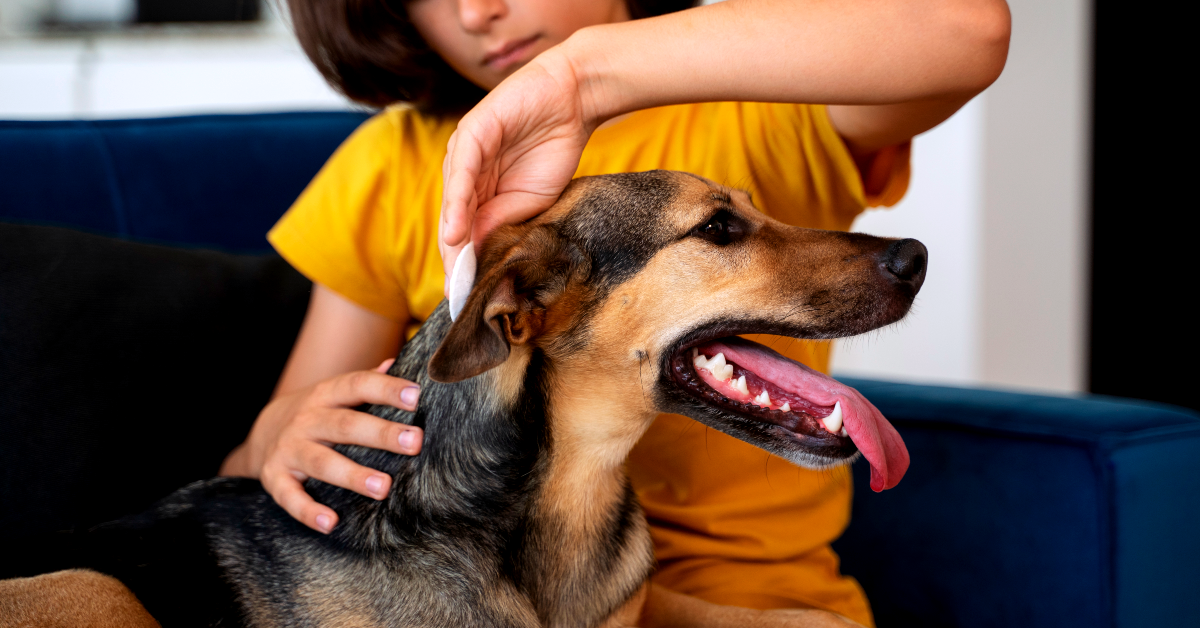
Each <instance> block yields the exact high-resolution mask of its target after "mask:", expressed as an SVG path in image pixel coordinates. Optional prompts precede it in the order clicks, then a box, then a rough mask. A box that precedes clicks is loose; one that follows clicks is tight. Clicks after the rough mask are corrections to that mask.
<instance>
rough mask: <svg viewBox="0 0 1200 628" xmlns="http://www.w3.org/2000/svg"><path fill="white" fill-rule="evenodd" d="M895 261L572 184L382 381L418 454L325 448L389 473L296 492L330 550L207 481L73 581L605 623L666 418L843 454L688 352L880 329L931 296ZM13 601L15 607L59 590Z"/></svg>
mask: <svg viewBox="0 0 1200 628" xmlns="http://www.w3.org/2000/svg"><path fill="white" fill-rule="evenodd" d="M911 242H913V241H901V242H896V241H892V240H883V239H879V238H873V237H869V236H863V235H854V234H846V233H837V232H825V231H814V230H807V229H800V228H796V227H789V226H786V225H783V224H781V223H779V222H777V221H774V220H771V219H769V218H767V217H765V216H763V215H762V214H761V213H759V212H757V211H756V210H754V209H753V207H752V205H751V203H750V201H749V198H748V197H747V196H746V195H745V194H744V193H742V192H738V191H734V190H729V189H726V188H723V187H721V186H718V185H716V184H713V183H711V182H708V181H706V180H702V179H699V178H697V177H693V176H690V175H685V174H681V173H671V172H664V171H655V172H647V173H639V174H625V175H610V176H604V177H594V178H588V179H582V180H578V181H576V182H574V183H573V184H572V185H571V186H570V187H569V188H568V190H567V191H566V192H565V193H564V194H563V196H562V198H561V199H560V201H559V203H558V204H557V205H556V206H555V207H554V208H553V209H552V210H551V211H549V212H547V213H546V214H544V215H542V216H540V217H539V218H537V219H536V220H534V221H532V222H531V223H528V224H524V225H520V226H515V227H506V228H503V229H501V230H500V231H498V232H497V233H495V234H494V235H493V236H492V237H490V238H489V240H488V241H487V242H486V244H485V246H484V247H483V250H482V254H481V258H480V265H479V268H480V271H479V275H478V281H477V284H476V287H475V289H474V290H473V292H472V294H471V296H470V298H469V299H468V301H467V304H466V306H465V308H464V310H463V312H462V314H461V316H460V317H459V318H458V320H457V322H455V323H451V321H450V319H449V315H448V313H447V306H446V304H445V303H443V304H442V305H441V306H440V307H439V308H438V309H437V310H436V311H435V312H434V314H433V315H432V316H431V317H430V318H429V320H428V321H426V322H425V325H424V326H423V327H422V328H421V330H420V332H419V333H418V334H417V335H416V337H415V338H413V340H412V341H411V342H409V343H408V344H407V345H406V346H405V347H404V350H403V351H402V352H401V354H400V357H399V359H398V360H397V362H396V363H395V365H394V366H393V367H392V369H391V371H390V373H391V374H392V375H395V376H399V377H404V378H407V379H410V380H413V381H415V382H418V383H419V384H420V385H421V387H422V394H421V402H420V406H419V408H418V409H417V411H416V412H415V413H410V412H404V411H400V410H397V409H395V408H390V407H380V406H374V407H371V408H370V410H369V411H370V412H371V413H372V414H375V415H377V416H381V417H384V418H386V419H389V420H393V421H399V422H404V423H410V424H414V425H418V426H420V427H422V428H424V430H425V442H424V449H423V451H422V453H421V454H420V455H418V456H415V457H408V456H401V455H395V454H390V453H387V452H382V451H377V450H370V449H366V448H361V447H346V446H342V447H339V448H338V449H339V450H340V451H342V452H343V453H344V454H346V455H347V456H349V457H350V458H352V459H353V460H355V461H357V462H359V463H361V464H365V465H367V466H370V467H373V468H376V469H379V470H382V471H384V472H386V473H389V474H391V475H392V476H393V477H394V479H395V481H394V482H393V484H392V487H393V488H392V491H391V494H390V495H389V496H388V497H387V498H386V499H384V500H382V501H375V500H372V499H368V498H365V497H362V496H359V495H357V494H355V493H352V492H350V491H346V490H343V489H339V488H335V487H333V486H330V485H327V484H323V483H320V482H316V481H310V482H309V484H308V490H309V492H310V493H311V494H312V495H313V496H314V497H315V498H316V499H317V500H318V501H320V502H322V503H325V504H328V505H330V506H331V507H333V508H334V509H335V510H336V511H337V512H338V513H339V515H340V517H341V522H340V524H339V525H338V527H337V528H336V529H335V530H334V532H333V533H332V534H331V535H329V536H324V535H321V534H318V533H316V532H313V531H311V530H309V529H307V528H305V527H303V526H302V525H300V524H299V523H297V522H296V521H294V520H293V519H292V518H291V517H290V516H288V515H287V514H286V513H285V512H284V511H283V510H282V509H280V508H279V507H278V506H276V505H275V503H274V502H273V501H272V500H271V498H270V497H269V496H268V495H267V494H266V493H265V492H263V490H262V489H261V486H260V485H259V484H258V483H257V482H255V481H251V480H245V479H227V478H221V479H214V480H209V481H206V482H200V483H197V484H193V485H190V486H187V487H185V488H183V489H181V490H180V491H178V492H176V493H175V494H173V495H172V496H170V497H168V498H167V499H165V500H164V501H162V502H160V503H159V504H158V505H157V506H156V507H155V508H154V509H152V510H151V511H149V512H147V513H143V514H142V515H138V516H136V517H130V518H127V519H124V520H121V521H118V522H115V523H113V524H108V525H105V526H101V527H100V528H98V529H96V530H94V531H93V533H92V534H91V535H90V537H89V540H88V542H87V543H85V544H83V546H81V548H80V549H79V550H78V553H77V554H76V556H75V565H76V566H79V567H89V568H91V569H94V570H97V571H99V572H102V573H106V574H111V575H113V576H115V577H116V578H118V579H119V580H120V581H121V582H123V583H125V584H126V585H127V586H128V587H129V589H131V590H132V591H133V592H134V593H135V594H136V595H137V596H138V599H139V600H141V602H142V603H143V604H145V607H146V609H148V610H149V611H150V613H151V614H153V615H154V616H155V617H156V618H158V620H159V621H160V622H161V623H162V625H164V626H167V627H168V628H170V627H171V626H190V625H205V626H207V625H219V626H238V625H247V626H280V627H282V626H289V627H292V626H295V627H303V626H364V627H365V626H413V627H420V626H428V627H439V628H440V627H444V626H471V627H490V626H495V627H526V626H529V627H532V626H564V627H565V626H580V627H583V626H599V625H605V624H606V622H609V623H615V622H617V621H618V619H623V618H617V617H615V616H614V613H615V612H617V611H618V609H621V608H622V606H623V605H626V604H627V602H629V601H630V600H631V598H634V596H635V594H637V593H638V592H639V590H641V589H642V587H643V585H644V583H645V582H646V580H647V578H648V577H649V575H650V572H651V570H652V568H653V564H654V558H653V553H652V548H651V544H650V537H649V533H648V530H647V526H646V522H645V519H644V518H643V516H642V513H641V510H640V509H639V506H638V503H637V500H636V498H635V496H634V493H633V491H632V489H631V488H630V485H629V481H628V479H627V478H626V476H625V473H624V471H623V463H624V460H625V457H626V455H627V454H628V453H629V451H630V449H631V448H632V447H633V445H634V444H635V443H636V442H637V440H638V438H639V437H640V436H641V435H642V434H643V433H644V432H645V430H646V429H647V428H648V427H649V425H650V423H651V422H652V421H653V419H654V417H655V416H656V415H657V414H658V413H660V412H676V413H681V414H685V415H688V416H691V417H693V418H695V419H697V420H699V421H701V422H703V423H705V424H706V425H709V426H711V427H714V428H716V429H719V430H722V431H724V432H727V433H729V434H731V435H733V436H735V437H737V438H740V439H743V440H745V441H747V442H750V443H752V444H754V445H757V446H759V447H762V448H764V449H767V450H769V451H771V452H774V453H776V454H778V455H781V456H784V457H786V458H789V459H791V460H793V461H795V462H797V463H800V464H804V465H807V466H815V467H821V466H828V465H832V464H839V463H842V462H844V461H846V460H848V459H850V458H851V457H852V456H853V455H854V454H855V447H854V445H853V443H851V442H850V441H849V439H847V438H842V437H838V436H835V435H831V434H828V433H826V432H824V431H823V430H818V429H812V428H813V426H805V425H792V426H790V429H784V427H781V426H780V425H778V424H776V423H772V422H770V421H765V420H763V417H759V416H756V415H755V414H754V412H753V410H752V409H750V410H747V411H745V412H735V411H731V410H730V409H729V408H726V407H720V406H718V405H713V404H710V403H706V400H705V398H704V395H703V391H701V390H700V389H699V388H698V387H697V385H696V383H695V382H694V381H693V380H694V375H695V374H694V371H693V372H691V374H690V375H689V373H688V368H687V365H688V364H690V362H689V361H688V360H687V359H686V357H685V356H686V352H687V351H688V349H689V347H690V346H692V345H695V344H697V343H698V342H701V341H704V340H710V339H713V338H717V337H722V336H729V335H733V334H743V333H772V334H780V335H787V336H792V337H805V338H833V337H838V336H846V335H851V334H856V333H860V332H864V331H867V330H870V329H874V328H877V327H879V326H881V325H885V324H888V323H891V322H893V321H895V320H897V319H899V318H900V317H902V316H903V315H904V314H905V313H906V312H907V310H908V308H909V306H910V304H911V302H912V299H913V297H914V296H915V293H916V291H917V289H918V288H919V287H920V281H921V278H922V277H923V257H922V258H921V259H920V260H919V263H920V264H921V265H922V268H918V269H912V268H910V269H908V270H907V271H904V272H901V273H900V274H897V270H896V266H897V265H903V264H904V263H909V264H910V265H911V264H913V263H918V262H914V261H913V259H907V258H906V259H907V261H905V260H901V261H897V260H898V259H899V258H898V253H897V251H898V250H899V249H900V248H903V247H906V246H907V247H910V248H911V246H912V244H911ZM916 246H920V245H919V244H918V245H916ZM921 253H922V255H923V248H922V249H921ZM900 257H903V256H900ZM908 257H909V258H913V257H914V256H912V255H909V256H908ZM914 259H915V258H914ZM906 273H907V274H906ZM689 377H691V378H692V379H689ZM768 418H769V417H768ZM785 432H786V433H785ZM50 577H53V576H41V577H40V578H50ZM12 583H19V587H18V588H19V590H17V592H16V593H14V592H13V591H14V589H13V588H12V587H13V586H17V585H13V584H12ZM8 584H9V588H8V589H4V588H2V587H0V595H8V598H7V599H9V600H10V601H11V600H13V599H16V598H20V597H22V596H25V599H31V598H30V596H32V597H33V598H35V597H36V596H37V595H38V594H39V593H38V592H39V586H40V587H41V590H42V591H43V592H45V591H49V590H51V589H54V587H53V586H52V585H51V583H50V582H49V581H45V582H43V583H42V584H41V585H39V578H33V579H27V580H22V581H8ZM20 587H23V588H20ZM55 590H57V589H55ZM4 591H7V593H2V592H4ZM14 596H16V597H14ZM0 603H4V602H3V599H0ZM0 608H4V607H3V606H0ZM635 615H636V613H635ZM4 623H5V622H4V620H3V619H0V625H4Z"/></svg>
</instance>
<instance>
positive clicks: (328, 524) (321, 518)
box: [317, 514, 333, 534]
mask: <svg viewBox="0 0 1200 628" xmlns="http://www.w3.org/2000/svg"><path fill="white" fill-rule="evenodd" d="M317 527H318V528H320V529H321V531H322V532H324V533H325V534H329V531H330V530H332V529H333V517H330V516H329V515H325V514H321V515H317Z"/></svg>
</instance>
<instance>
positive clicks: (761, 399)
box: [754, 388, 771, 408]
mask: <svg viewBox="0 0 1200 628" xmlns="http://www.w3.org/2000/svg"><path fill="white" fill-rule="evenodd" d="M754 403H757V404H758V405H760V406H765V407H767V408H770V407H771V395H768V394H767V389H766V388H764V389H763V391H762V394H761V395H759V396H757V397H755V398H754Z"/></svg>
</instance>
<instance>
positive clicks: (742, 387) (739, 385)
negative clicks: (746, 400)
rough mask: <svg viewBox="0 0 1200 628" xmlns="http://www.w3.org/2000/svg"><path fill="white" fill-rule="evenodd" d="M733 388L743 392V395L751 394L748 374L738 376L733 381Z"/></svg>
mask: <svg viewBox="0 0 1200 628" xmlns="http://www.w3.org/2000/svg"><path fill="white" fill-rule="evenodd" d="M733 389H734V390H736V391H738V392H740V393H742V394H743V395H749V394H750V389H749V388H746V376H745V375H743V376H741V377H739V378H737V381H736V382H734V383H733Z"/></svg>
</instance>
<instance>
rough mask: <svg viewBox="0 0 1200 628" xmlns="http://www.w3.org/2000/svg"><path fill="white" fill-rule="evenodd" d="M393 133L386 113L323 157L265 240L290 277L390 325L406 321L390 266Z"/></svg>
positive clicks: (398, 269) (400, 285) (398, 277)
mask: <svg viewBox="0 0 1200 628" xmlns="http://www.w3.org/2000/svg"><path fill="white" fill-rule="evenodd" d="M399 146H400V138H399V130H398V126H397V125H396V124H395V122H394V120H393V119H392V117H391V116H389V115H388V113H387V112H384V113H382V114H380V115H377V116H375V117H374V118H372V119H370V120H368V121H367V122H366V123H364V124H363V125H362V126H361V127H359V129H358V130H357V131H355V132H354V133H353V134H352V135H351V136H350V137H349V138H348V139H347V140H346V141H345V142H344V143H343V144H342V145H341V146H340V147H339V148H338V150H337V151H336V152H335V153H334V154H333V156H332V157H330V159H329V161H328V162H327V163H326V164H325V166H324V167H323V168H321V171H320V172H318V173H317V176H316V177H315V178H314V179H313V180H312V182H311V183H309V185H308V187H307V188H305V190H304V192H303V193H301V195H300V198H298V199H297V200H296V202H295V204H293V205H292V207H291V209H289V210H288V211H287V213H286V214H284V215H283V217H282V218H281V219H280V220H279V222H278V223H276V224H275V227H274V228H272V229H271V231H270V232H269V233H268V234H267V240H268V241H270V243H271V245H272V246H274V247H275V250H276V251H278V252H279V254H280V255H282V256H283V258H284V259H286V260H287V261H288V263H290V264H291V265H292V266H293V267H295V268H296V270H298V271H300V272H301V273H302V274H304V275H305V276H306V277H308V278H309V279H311V280H312V281H314V282H315V283H319V284H321V285H323V286H325V287H326V288H329V289H330V290H333V291H334V292H336V293H338V294H339V295H341V296H343V297H345V298H347V299H349V300H351V301H353V302H354V303H357V304H358V305H361V306H362V307H364V308H366V309H368V310H371V311H372V312H375V313H377V314H379V315H381V316H384V317H387V318H389V319H392V320H395V321H404V320H406V319H407V318H408V305H407V301H406V298H405V294H406V291H407V288H408V286H407V283H408V281H407V280H406V279H405V277H404V276H403V272H402V265H401V264H400V263H398V260H397V259H396V250H395V249H396V245H395V241H396V239H395V234H396V233H397V229H396V227H397V225H396V224H395V223H396V220H397V214H396V212H395V211H389V210H390V209H391V208H394V207H395V206H396V198H397V189H396V188H397V185H398V180H397V179H398V175H397V173H396V162H397V159H398V147H399Z"/></svg>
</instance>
